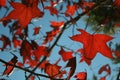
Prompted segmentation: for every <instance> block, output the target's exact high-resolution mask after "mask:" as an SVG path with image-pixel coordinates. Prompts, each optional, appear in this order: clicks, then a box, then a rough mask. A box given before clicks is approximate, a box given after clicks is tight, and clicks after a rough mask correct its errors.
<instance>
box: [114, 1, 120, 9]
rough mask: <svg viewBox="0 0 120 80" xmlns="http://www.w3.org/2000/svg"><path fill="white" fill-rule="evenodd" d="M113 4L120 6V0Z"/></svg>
mask: <svg viewBox="0 0 120 80" xmlns="http://www.w3.org/2000/svg"><path fill="white" fill-rule="evenodd" d="M113 5H115V6H117V7H118V8H119V7H120V0H115V1H114V3H113Z"/></svg>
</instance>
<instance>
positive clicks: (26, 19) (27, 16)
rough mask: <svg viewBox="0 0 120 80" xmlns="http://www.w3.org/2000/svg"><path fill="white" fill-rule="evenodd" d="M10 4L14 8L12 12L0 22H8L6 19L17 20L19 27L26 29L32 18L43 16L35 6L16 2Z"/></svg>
mask: <svg viewBox="0 0 120 80" xmlns="http://www.w3.org/2000/svg"><path fill="white" fill-rule="evenodd" d="M10 4H11V6H12V7H13V8H14V10H12V11H11V12H10V13H9V14H8V16H6V17H4V18H3V19H2V20H8V19H15V20H18V21H19V23H20V25H21V26H22V27H23V28H24V27H26V26H27V25H28V24H29V23H30V21H31V19H32V18H35V17H42V16H43V13H42V12H41V11H40V10H39V8H38V7H37V6H35V5H33V6H26V5H24V4H22V3H18V2H11V3H10ZM34 4H35V3H34ZM21 12H22V13H21Z"/></svg>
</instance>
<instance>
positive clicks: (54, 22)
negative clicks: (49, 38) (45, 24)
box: [50, 21, 64, 29]
mask: <svg viewBox="0 0 120 80" xmlns="http://www.w3.org/2000/svg"><path fill="white" fill-rule="evenodd" d="M63 24H64V21H60V22H56V21H50V25H51V27H53V28H54V29H59V28H61V27H62V26H63Z"/></svg>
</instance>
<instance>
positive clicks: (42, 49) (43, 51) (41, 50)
mask: <svg viewBox="0 0 120 80" xmlns="http://www.w3.org/2000/svg"><path fill="white" fill-rule="evenodd" d="M33 54H34V56H35V58H36V59H37V60H39V59H40V58H41V56H47V55H48V52H47V48H46V46H38V47H37V48H36V49H35V50H34V51H33Z"/></svg>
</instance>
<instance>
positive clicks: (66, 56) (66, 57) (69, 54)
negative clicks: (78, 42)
mask: <svg viewBox="0 0 120 80" xmlns="http://www.w3.org/2000/svg"><path fill="white" fill-rule="evenodd" d="M72 53H73V52H66V51H65V50H64V49H63V48H61V50H60V52H59V54H60V55H61V56H62V59H63V61H67V60H69V59H71V58H73V56H72Z"/></svg>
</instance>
